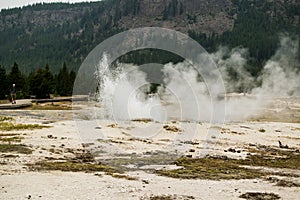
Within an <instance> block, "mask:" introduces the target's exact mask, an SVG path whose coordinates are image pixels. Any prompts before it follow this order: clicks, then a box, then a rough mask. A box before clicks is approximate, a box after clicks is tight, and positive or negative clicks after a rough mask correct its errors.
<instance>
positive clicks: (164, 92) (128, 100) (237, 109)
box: [97, 37, 300, 122]
mask: <svg viewBox="0 0 300 200" xmlns="http://www.w3.org/2000/svg"><path fill="white" fill-rule="evenodd" d="M297 44H298V42H295V41H293V40H291V39H290V38H288V37H283V38H282V39H281V43H280V47H279V49H278V50H277V51H276V53H275V55H274V56H273V57H272V58H271V59H270V60H269V61H267V62H266V64H265V66H264V68H263V70H262V73H261V75H260V76H259V77H257V78H255V77H253V76H251V74H250V73H249V72H248V71H247V70H246V68H245V66H246V64H247V60H248V51H247V49H243V48H234V49H232V50H229V49H228V48H225V47H220V48H219V50H218V51H217V52H215V53H213V54H211V57H212V58H213V59H214V61H215V62H216V64H217V66H218V68H219V70H220V72H221V74H222V77H223V80H224V84H225V87H226V89H227V92H228V93H230V92H242V93H241V94H239V95H238V94H235V95H232V96H230V95H225V94H220V99H219V102H213V101H212V99H211V97H210V95H209V92H208V90H207V87H206V84H205V83H204V82H203V81H202V79H201V76H200V75H199V73H198V72H197V70H196V69H195V68H193V65H192V64H191V63H188V62H182V63H178V64H172V63H169V64H166V65H164V66H162V67H161V69H159V70H158V73H156V76H162V77H163V78H162V79H159V80H161V81H158V82H155V81H153V82H154V83H156V84H159V85H160V86H159V87H158V88H157V92H156V93H151V85H150V83H151V81H149V74H147V73H146V72H145V71H143V70H141V69H140V68H139V66H135V65H131V64H120V63H119V64H117V67H116V68H111V67H109V66H108V63H109V62H108V59H109V58H108V57H107V56H105V55H104V56H103V59H102V60H101V62H100V63H99V66H98V70H97V76H98V80H100V81H99V93H98V99H99V102H100V104H101V108H102V112H101V113H103V116H102V117H103V118H110V119H118V120H132V119H137V118H139V119H140V118H150V119H153V120H155V121H160V122H163V121H167V120H171V119H176V120H191V121H210V119H211V117H212V113H213V110H212V104H213V103H214V104H220V106H221V105H222V101H226V121H230V120H243V119H245V118H247V117H249V116H251V115H254V114H257V113H258V112H259V108H260V107H264V106H267V104H268V103H269V101H267V100H269V99H272V98H278V97H280V98H282V97H295V96H299V95H300V78H299V77H300V73H299V66H300V65H299V58H298V57H297V55H298V46H297ZM149 67H151V65H149ZM150 79H151V77H150ZM153 82H152V83H153ZM224 95H225V96H227V98H221V97H222V96H223V97H224ZM215 106H216V108H218V106H219V105H215Z"/></svg>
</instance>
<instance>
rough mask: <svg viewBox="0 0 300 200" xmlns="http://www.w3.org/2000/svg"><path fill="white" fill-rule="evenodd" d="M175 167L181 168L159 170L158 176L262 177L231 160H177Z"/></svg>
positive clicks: (258, 172)
mask: <svg viewBox="0 0 300 200" xmlns="http://www.w3.org/2000/svg"><path fill="white" fill-rule="evenodd" d="M175 164H176V165H178V166H182V167H183V168H181V169H176V170H159V171H157V173H158V174H160V175H164V176H169V177H173V178H184V179H195V178H200V179H211V180H220V179H253V178H259V177H261V176H263V175H264V173H262V172H261V171H257V170H254V169H249V168H243V167H241V166H239V164H238V163H236V162H235V160H233V159H223V158H217V157H205V158H199V159H191V158H179V159H178V160H177V161H176V162H175Z"/></svg>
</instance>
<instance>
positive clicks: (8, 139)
mask: <svg viewBox="0 0 300 200" xmlns="http://www.w3.org/2000/svg"><path fill="white" fill-rule="evenodd" d="M22 139H24V137H19V136H14V137H2V135H0V141H1V142H21V141H22Z"/></svg>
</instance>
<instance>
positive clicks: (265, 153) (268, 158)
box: [238, 146, 300, 170]
mask: <svg viewBox="0 0 300 200" xmlns="http://www.w3.org/2000/svg"><path fill="white" fill-rule="evenodd" d="M249 151H250V152H251V153H253V154H252V155H249V156H247V159H245V160H238V163H240V164H243V165H251V166H264V167H273V168H288V169H298V170H299V169H300V153H299V150H295V149H285V150H282V149H278V148H272V147H265V146H263V147H257V149H253V148H252V149H249Z"/></svg>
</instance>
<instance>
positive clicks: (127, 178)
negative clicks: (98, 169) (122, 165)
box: [106, 172, 138, 181]
mask: <svg viewBox="0 0 300 200" xmlns="http://www.w3.org/2000/svg"><path fill="white" fill-rule="evenodd" d="M106 174H107V175H110V176H112V177H114V178H122V179H126V180H129V181H136V180H138V178H137V177H133V176H129V175H127V174H119V173H110V172H107V173H106Z"/></svg>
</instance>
